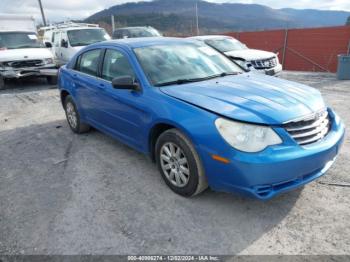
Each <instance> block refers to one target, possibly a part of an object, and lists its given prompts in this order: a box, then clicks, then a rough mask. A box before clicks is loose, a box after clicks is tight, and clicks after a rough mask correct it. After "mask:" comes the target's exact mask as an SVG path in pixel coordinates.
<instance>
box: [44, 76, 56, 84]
mask: <svg viewBox="0 0 350 262" xmlns="http://www.w3.org/2000/svg"><path fill="white" fill-rule="evenodd" d="M46 80H47V83H48V84H49V85H57V76H47V77H46Z"/></svg>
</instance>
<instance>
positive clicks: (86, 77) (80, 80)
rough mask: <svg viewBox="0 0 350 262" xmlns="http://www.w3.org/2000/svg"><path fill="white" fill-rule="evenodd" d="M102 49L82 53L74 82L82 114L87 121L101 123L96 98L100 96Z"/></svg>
mask: <svg viewBox="0 0 350 262" xmlns="http://www.w3.org/2000/svg"><path fill="white" fill-rule="evenodd" d="M101 54H102V49H93V50H89V51H86V52H84V53H82V54H81V55H80V56H79V57H78V59H77V62H76V65H75V70H74V73H73V82H74V86H75V90H76V97H77V100H78V101H77V102H78V105H79V108H80V109H82V110H81V113H83V114H84V116H83V117H85V118H86V119H87V120H89V121H92V122H99V117H100V113H99V109H98V105H97V104H96V96H99V95H100V93H101V92H100V91H101V90H100V89H101V88H102V87H101V85H100V84H101V79H99V78H98V77H97V76H98V74H99V64H100V59H101Z"/></svg>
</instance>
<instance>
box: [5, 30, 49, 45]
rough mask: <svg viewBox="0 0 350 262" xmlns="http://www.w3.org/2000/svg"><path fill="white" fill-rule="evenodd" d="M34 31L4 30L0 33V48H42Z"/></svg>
mask: <svg viewBox="0 0 350 262" xmlns="http://www.w3.org/2000/svg"><path fill="white" fill-rule="evenodd" d="M42 47H44V46H43V44H41V43H40V42H39V41H38V37H37V35H36V33H34V32H33V33H31V32H5V33H0V49H19V48H42Z"/></svg>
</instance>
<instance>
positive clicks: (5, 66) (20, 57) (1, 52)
mask: <svg viewBox="0 0 350 262" xmlns="http://www.w3.org/2000/svg"><path fill="white" fill-rule="evenodd" d="M56 75H57V69H56V67H55V64H54V60H53V55H52V53H51V51H50V50H49V49H48V48H45V46H44V45H43V44H42V43H41V42H40V41H39V39H38V35H37V32H36V26H35V22H34V18H33V17H31V16H23V15H9V14H0V89H2V88H4V86H5V82H4V80H5V79H10V78H21V77H27V76H45V77H46V78H47V80H48V82H49V83H50V84H55V82H56Z"/></svg>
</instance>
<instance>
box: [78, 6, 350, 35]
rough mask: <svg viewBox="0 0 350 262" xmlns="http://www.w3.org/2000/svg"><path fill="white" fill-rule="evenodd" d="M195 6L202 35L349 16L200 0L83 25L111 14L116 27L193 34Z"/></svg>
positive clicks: (120, 10)
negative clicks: (146, 26)
mask: <svg viewBox="0 0 350 262" xmlns="http://www.w3.org/2000/svg"><path fill="white" fill-rule="evenodd" d="M196 3H198V15H199V25H200V29H201V33H214V32H224V31H254V30H265V29H277V28H286V27H288V28H305V27H322V26H335V25H344V24H345V22H346V19H347V18H348V16H350V12H345V11H323V10H313V9H304V10H298V9H291V8H284V9H273V8H271V7H267V6H264V5H257V4H238V3H222V4H217V3H211V2H206V1H203V0H154V1H152V2H137V3H126V4H121V5H115V6H112V7H110V8H108V9H105V10H102V11H100V12H98V13H96V14H94V15H92V16H90V17H88V18H87V19H86V20H85V22H89V23H99V22H104V23H107V24H110V20H111V18H110V17H111V15H114V16H115V22H116V24H117V26H142V25H150V26H153V27H155V28H157V29H159V30H161V31H163V32H169V33H176V32H177V33H181V34H185V35H186V34H192V33H193V32H194V30H195V24H196V21H195V4H196Z"/></svg>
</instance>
